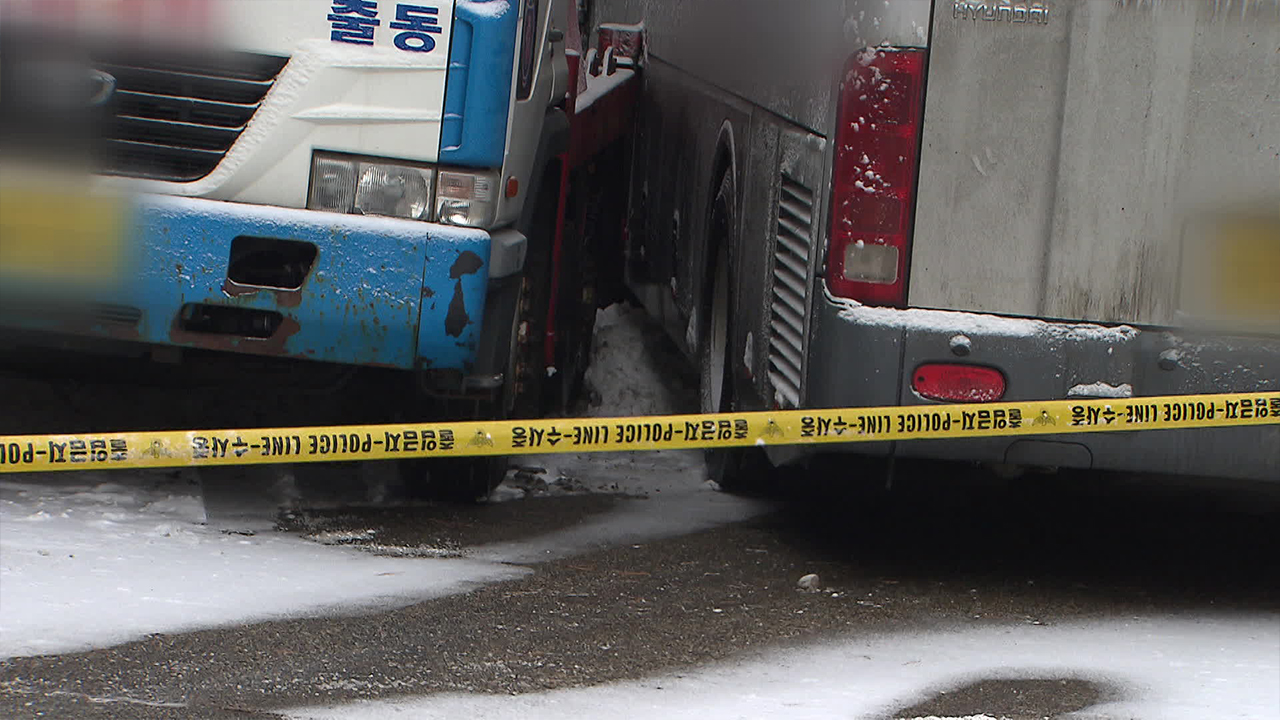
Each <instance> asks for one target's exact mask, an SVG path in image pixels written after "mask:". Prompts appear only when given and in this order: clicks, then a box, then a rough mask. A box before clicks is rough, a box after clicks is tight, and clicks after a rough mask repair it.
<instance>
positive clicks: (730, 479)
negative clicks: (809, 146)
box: [698, 171, 775, 493]
mask: <svg viewBox="0 0 1280 720" xmlns="http://www.w3.org/2000/svg"><path fill="white" fill-rule="evenodd" d="M734 219H735V215H734V182H733V173H732V172H731V171H726V172H725V173H724V176H723V177H722V178H721V179H720V183H719V185H718V186H717V188H716V194H715V197H714V199H713V200H712V203H711V212H710V217H709V218H708V233H707V237H708V240H709V242H708V250H709V251H710V252H712V253H714V255H712V257H713V258H714V259H713V260H712V263H711V265H710V267H709V268H708V273H707V283H706V284H705V286H704V291H703V293H702V295H703V302H702V304H701V308H700V312H699V316H700V320H702V319H704V318H705V320H702V321H703V322H705V323H706V325H705V327H706V330H705V332H704V333H703V334H702V338H701V347H700V348H699V353H698V367H699V395H700V401H701V402H700V408H701V410H702V412H704V413H716V412H732V411H734V410H736V409H737V402H736V398H735V397H734V390H733V387H734V382H733V363H732V362H731V361H730V360H729V346H730V339H731V338H732V337H733V302H732V298H733V267H734V266H733V257H732V254H731V249H732V247H733V242H734V234H733V229H734V227H736V224H735V222H734ZM703 457H704V459H705V462H706V467H707V479H709V480H712V481H714V482H715V483H717V484H718V485H719V486H720V488H721V489H723V490H727V491H730V492H743V493H763V492H768V491H770V490H771V489H772V485H773V480H774V477H775V471H774V469H773V466H772V464H771V463H770V462H769V459H768V457H766V456H765V454H764V452H763V451H762V450H761V449H760V448H755V447H747V448H715V449H712V450H705V451H703Z"/></svg>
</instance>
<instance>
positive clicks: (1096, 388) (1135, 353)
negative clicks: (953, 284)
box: [805, 292, 1280, 481]
mask: <svg viewBox="0 0 1280 720" xmlns="http://www.w3.org/2000/svg"><path fill="white" fill-rule="evenodd" d="M807 355H808V358H809V362H810V365H809V368H808V370H807V373H806V388H805V397H806V398H807V399H808V400H807V404H808V405H809V406H811V407H869V406H880V405H885V406H892V405H929V404H933V401H931V400H928V399H925V398H923V397H921V396H920V395H918V394H917V393H916V392H915V390H914V389H913V388H912V378H913V375H914V371H915V370H916V368H918V367H920V366H921V365H923V364H925V363H964V364H974V365H982V366H987V367H992V368H996V369H998V370H1000V371H1001V373H1003V374H1004V377H1005V379H1006V391H1005V395H1004V397H1003V398H1002V399H1003V400H1007V401H1019V400H1048V399H1068V398H1070V397H1098V396H1099V395H1100V394H1101V395H1106V394H1109V393H1116V394H1118V395H1126V394H1131V395H1132V396H1134V397H1141V396H1159V395H1188V394H1200V393H1237V392H1239V393H1247V392H1252V391H1275V390H1276V389H1277V388H1278V387H1280V339H1278V338H1247V337H1222V336H1209V335H1205V336H1196V335H1192V334H1188V333H1181V332H1179V333H1176V334H1175V333H1174V332H1170V331H1164V330H1158V329H1139V328H1135V327H1130V326H1103V325H1094V324H1081V323H1055V322H1046V321H1041V320H1034V319H1023V318H1005V317H999V316H993V315H981V314H974V313H964V312H950V311H933V310H918V309H909V310H898V309H893V308H872V307H865V306H861V305H858V304H856V303H852V302H849V301H845V300H841V299H839V298H834V297H832V296H830V295H829V294H827V293H825V292H824V293H823V295H822V296H821V297H819V298H817V299H816V300H815V302H814V314H813V321H812V327H811V336H810V348H809V352H808V353H807ZM1112 396H1116V395H1112ZM841 450H842V451H849V452H869V453H872V454H878V455H894V456H898V457H920V458H934V459H945V460H966V461H981V462H991V463H1007V464H1012V465H1026V466H1049V467H1074V468H1095V469H1106V470H1119V471H1137V472H1152V473H1167V474H1176V475H1198V476H1212V477H1224V478H1225V477H1232V478H1241V479H1250V480H1273V481H1274V480H1280V426H1276V425H1270V426H1265V427H1257V428H1212V429H1199V430H1157V431H1143V432H1105V433H1097V434H1088V435H1043V436H1035V437H1013V438H974V439H964V440H922V441H912V442H899V443H892V442H884V443H871V444H867V445H861V444H859V445H849V446H844V447H842V448H841Z"/></svg>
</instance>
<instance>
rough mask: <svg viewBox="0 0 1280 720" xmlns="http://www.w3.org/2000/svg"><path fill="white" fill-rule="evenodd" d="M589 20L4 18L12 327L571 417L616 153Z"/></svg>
mask: <svg viewBox="0 0 1280 720" xmlns="http://www.w3.org/2000/svg"><path fill="white" fill-rule="evenodd" d="M577 17H578V8H577V6H576V5H575V4H573V3H572V2H571V0H71V1H70V2H67V1H65V0H56V1H55V0H0V87H3V88H4V94H3V95H0V130H2V131H3V132H0V137H3V138H4V139H3V140H0V330H2V331H3V333H5V334H15V333H16V334H22V335H23V336H24V337H27V336H28V335H29V334H32V333H34V334H36V335H38V336H48V337H63V336H74V337H77V338H90V339H92V340H93V341H101V342H102V343H104V344H105V343H126V344H129V345H130V346H131V347H134V348H139V347H141V348H145V349H147V350H146V351H148V352H152V353H155V354H157V355H166V354H167V355H169V356H172V355H174V354H175V353H176V354H178V355H179V356H180V355H181V354H182V353H183V352H187V351H188V349H195V350H199V351H220V352H230V353H249V354H254V355H269V356H277V357H281V358H291V359H300V360H306V361H314V362H321V363H330V364H339V365H346V366H376V367H383V368H394V369H399V370H402V371H405V372H406V374H411V375H412V377H413V382H414V385H415V386H417V387H419V388H423V389H425V390H426V391H427V393H428V394H436V395H438V396H440V397H449V398H454V399H458V398H462V399H465V400H469V401H473V402H472V406H473V407H476V408H479V409H478V410H476V411H475V412H477V413H478V414H481V415H490V416H502V415H508V414H511V413H512V412H530V413H532V412H545V411H547V410H548V409H554V408H555V407H558V406H563V405H564V404H565V403H566V402H568V400H569V398H570V397H571V396H572V394H573V392H574V391H575V390H576V389H577V386H578V384H579V383H580V380H581V374H582V370H583V369H584V366H585V357H586V349H587V347H588V345H589V337H590V331H591V320H592V318H593V317H594V310H595V298H596V295H595V292H594V289H595V282H596V279H597V276H598V275H599V274H600V272H601V267H603V265H604V263H602V262H600V261H599V260H598V259H597V258H598V253H600V252H605V253H606V254H607V252H608V249H607V248H597V247H596V245H597V243H596V241H595V236H596V234H597V233H596V232H595V230H594V228H596V227H597V226H598V225H599V222H600V215H601V213H600V207H601V198H602V197H603V195H602V190H603V189H604V188H606V187H607V183H601V182H600V181H599V180H598V179H593V177H592V176H591V173H592V172H595V171H596V170H598V169H599V168H601V167H609V166H610V163H611V162H612V161H613V160H615V159H617V158H618V157H620V154H621V153H623V152H625V146H626V143H625V142H623V133H624V132H625V127H626V124H625V123H619V122H618V121H617V118H616V117H611V118H610V122H608V123H599V122H595V121H593V120H592V119H591V118H590V116H589V115H587V114H583V115H575V113H574V107H573V106H574V97H575V96H576V95H577V90H578V88H579V84H578V82H577V70H578V66H579V61H578V53H577V50H578V49H579V48H580V42H579V38H580V37H581V33H580V29H579V28H578V27H577ZM596 64H597V65H599V63H596ZM612 64H613V63H611V65H612ZM624 65H625V63H624ZM610 69H611V68H610ZM618 72H620V73H623V75H621V76H619V75H617V74H616V73H615V76H614V77H613V78H610V79H609V82H608V87H609V90H610V92H609V93H608V94H611V95H616V94H622V91H624V90H625V88H626V83H625V82H620V80H625V79H626V78H625V74H626V73H629V72H630V71H628V70H626V69H623V70H620V71H618ZM585 84H586V83H584V85H585ZM599 94H600V93H596V95H599ZM606 100H607V99H604V98H602V99H597V100H593V105H594V106H595V107H596V109H597V110H599V111H602V112H603V111H604V110H608V111H610V112H611V113H612V112H614V110H613V108H621V109H623V111H624V112H629V108H630V105H631V103H630V102H629V101H625V100H623V101H618V102H613V103H610V102H607V101H606ZM574 188H581V189H583V191H582V192H578V193H576V194H575V193H574V192H573V189H574ZM617 227H621V221H620V220H618V225H617ZM614 264H615V263H613V262H612V261H610V263H609V267H613V265H614ZM491 470H492V469H491V468H490V469H482V470H481V471H480V474H481V475H484V476H485V477H483V478H479V477H477V479H475V480H474V481H470V482H468V483H463V484H464V490H465V491H468V492H470V491H472V490H475V489H477V488H479V489H483V487H481V486H485V485H487V484H488V483H491V482H492V472H491Z"/></svg>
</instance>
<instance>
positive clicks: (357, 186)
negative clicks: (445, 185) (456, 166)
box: [307, 154, 435, 220]
mask: <svg viewBox="0 0 1280 720" xmlns="http://www.w3.org/2000/svg"><path fill="white" fill-rule="evenodd" d="M434 181H435V171H434V170H432V169H430V168H425V167H416V166H413V165H402V164H398V163H382V162H366V161H363V160H354V159H351V158H344V157H339V156H334V155H323V154H316V155H315V156H314V157H313V158H312V161H311V192H310V193H309V195H308V198H307V208H308V209H310V210H329V211H332V212H340V213H359V214H361V215H385V216H388V217H398V218H407V219H409V220H430V219H431V218H430V217H428V213H429V212H430V211H431V190H432V187H431V186H432V184H433V183H434Z"/></svg>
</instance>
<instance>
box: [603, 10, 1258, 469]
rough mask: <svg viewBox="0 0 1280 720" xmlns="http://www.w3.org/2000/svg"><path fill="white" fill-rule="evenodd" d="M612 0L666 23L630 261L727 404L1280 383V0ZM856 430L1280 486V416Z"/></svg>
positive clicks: (1000, 455) (997, 456)
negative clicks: (939, 436) (948, 436)
mask: <svg viewBox="0 0 1280 720" xmlns="http://www.w3.org/2000/svg"><path fill="white" fill-rule="evenodd" d="M592 5H593V6H592V8H591V11H592V12H593V13H594V15H595V16H596V17H599V18H602V19H608V20H613V21H621V22H643V23H644V24H645V26H646V29H647V38H646V44H647V56H646V61H645V70H644V86H643V89H642V94H641V97H642V100H641V104H640V107H639V108H638V111H637V128H636V135H635V141H634V143H635V144H634V147H633V152H634V158H635V162H634V166H633V176H632V181H631V188H632V189H631V194H630V198H631V199H630V212H629V220H628V233H627V240H626V247H625V255H626V273H627V275H626V279H627V282H628V284H629V286H630V287H631V288H632V289H633V291H634V293H635V294H636V295H637V296H638V297H639V298H640V299H641V301H642V302H643V303H644V305H645V306H646V308H647V309H648V310H649V312H650V313H652V314H653V315H654V316H655V317H657V318H658V319H660V320H661V321H662V323H663V324H664V325H665V327H666V328H667V330H668V332H669V334H670V335H671V336H672V337H673V338H674V339H675V340H676V341H677V342H678V343H679V344H680V345H681V346H682V347H683V349H684V351H685V352H686V353H687V354H688V356H689V357H690V358H691V359H693V360H695V361H696V362H698V364H699V365H700V368H701V373H702V407H703V410H704V411H705V412H715V411H729V410H767V409H772V408H784V409H786V408H806V407H808V408H823V407H826V408H840V407H868V406H928V405H929V404H931V403H937V402H952V403H955V402H974V403H981V402H983V401H995V400H1001V399H1003V400H1008V401H1018V400H1047V399H1067V398H1073V397H1093V398H1098V397H1130V396H1132V397H1140V396H1159V395H1180V394H1196V393H1221V392H1241V393H1249V392H1260V391H1274V390H1276V389H1277V388H1278V387H1280V3H1278V2H1275V1H1274V0H1243V1H1233V0H1141V1H1138V0H1034V1H1031V0H1029V1H1026V2H1023V1H1021V0H994V1H992V2H959V1H955V2H953V1H952V0H814V1H812V2H803V3H800V2H795V0H701V1H699V2H680V3H676V2H668V1H666V0H595V2H594V3H593V4H592ZM1255 410H1256V411H1258V412H1269V410H1268V407H1267V406H1266V405H1265V404H1263V405H1262V406H1261V407H1260V409H1258V408H1254V409H1253V410H1250V412H1253V411H1255ZM1189 411H1191V412H1196V413H1201V414H1211V413H1214V412H1221V410H1220V409H1217V408H1215V407H1213V406H1206V405H1204V404H1203V403H1201V404H1199V405H1196V406H1195V407H1191V408H1189ZM1243 411H1244V410H1241V412H1243ZM972 415H973V417H974V418H976V420H975V422H976V423H985V424H986V426H987V427H992V426H994V425H993V424H995V423H1000V422H1001V421H1002V419H1001V418H1000V417H998V416H992V415H991V413H985V415H986V417H984V413H983V412H982V411H981V406H980V405H977V406H975V412H974V413H973V414H972ZM845 447H846V449H847V451H848V452H858V453H869V454H872V455H878V456H881V457H929V458H943V459H956V460H965V461H981V462H988V463H997V464H1011V465H1015V466H1047V467H1074V468H1100V469H1118V470H1138V471H1154V472H1161V473H1175V474H1188V475H1206V476H1215V477H1238V478H1251V479H1264V480H1276V479H1280V427H1274V426H1272V427H1259V428H1256V429H1254V428H1249V429H1234V428H1220V429H1207V430H1163V431H1156V432H1141V433H1134V432H1108V433H1100V434H1093V435H1088V436H1080V435H1060V436H1054V435H1045V436H1038V437H1034V438H1009V437H1003V438H1001V437H991V438H979V439H961V440H925V441H918V442H910V443H893V442H887V441H886V442H880V443H860V444H856V445H849V446H845ZM816 451H817V449H816V448H815V447H813V446H809V447H803V446H796V447H773V446H770V447H768V448H767V453H768V455H769V458H770V459H771V460H772V461H773V462H774V463H775V464H787V463H794V462H796V461H798V460H801V459H803V458H804V457H805V456H806V454H809V453H813V452H816ZM828 451H830V450H828ZM758 452H760V450H759V449H756V448H751V449H740V450H731V451H714V452H713V453H712V454H711V459H712V460H713V461H714V462H712V463H711V468H712V472H713V474H714V475H718V476H720V477H721V478H723V479H726V480H732V479H733V477H734V474H735V473H739V474H745V473H747V472H750V471H751V470H752V469H756V468H760V467H762V466H765V464H764V463H760V462H755V461H748V460H746V458H747V457H748V456H749V455H750V454H751V453H758Z"/></svg>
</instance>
